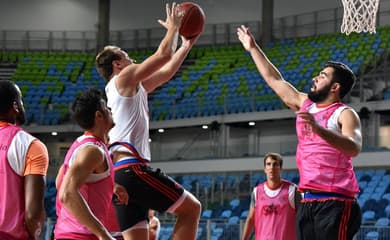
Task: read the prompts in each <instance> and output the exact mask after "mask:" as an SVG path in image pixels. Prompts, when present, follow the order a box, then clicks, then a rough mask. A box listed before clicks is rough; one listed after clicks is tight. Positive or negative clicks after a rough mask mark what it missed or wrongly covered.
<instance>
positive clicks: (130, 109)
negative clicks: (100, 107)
mask: <svg viewBox="0 0 390 240" xmlns="http://www.w3.org/2000/svg"><path fill="white" fill-rule="evenodd" d="M116 79H117V76H114V77H113V78H112V79H111V80H110V81H109V82H108V84H107V85H106V89H105V90H106V95H107V99H108V100H107V105H108V107H109V108H111V112H112V117H113V119H114V123H115V126H114V127H113V128H112V129H111V130H110V132H109V137H110V143H114V142H118V141H121V142H128V143H131V144H132V145H133V146H134V147H135V148H136V149H137V151H138V152H139V154H140V155H141V156H142V157H143V158H144V159H147V160H150V146H149V108H148V93H147V92H146V90H145V89H144V87H143V86H142V84H139V88H138V91H137V93H136V95H134V96H132V97H123V96H121V95H120V94H119V92H118V89H117V88H116ZM112 150H120V151H128V150H127V149H126V148H124V147H121V146H118V147H116V148H114V149H112Z"/></svg>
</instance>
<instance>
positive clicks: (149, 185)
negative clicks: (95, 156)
mask: <svg viewBox="0 0 390 240" xmlns="http://www.w3.org/2000/svg"><path fill="white" fill-rule="evenodd" d="M115 182H116V183H118V184H120V185H122V186H123V187H125V188H126V190H127V193H128V194H129V203H128V205H116V206H115V209H116V214H117V218H118V221H119V226H120V230H121V231H124V230H127V229H129V228H131V227H132V226H134V225H136V224H137V223H139V222H141V221H143V220H146V221H148V211H149V209H154V210H156V211H158V212H166V211H167V210H168V209H169V208H170V207H171V206H172V205H173V204H174V203H176V202H177V201H178V200H179V199H180V197H181V196H182V194H183V192H184V189H183V187H182V186H181V185H180V184H179V183H177V182H175V180H173V179H172V178H171V177H169V176H167V175H166V174H164V173H163V172H161V170H160V169H156V170H153V169H152V168H151V167H150V166H148V165H145V164H132V165H130V166H127V167H125V168H121V169H118V170H116V171H115Z"/></svg>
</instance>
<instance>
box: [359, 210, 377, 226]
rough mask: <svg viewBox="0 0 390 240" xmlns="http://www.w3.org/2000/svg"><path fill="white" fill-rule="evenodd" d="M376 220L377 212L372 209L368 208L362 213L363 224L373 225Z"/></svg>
mask: <svg viewBox="0 0 390 240" xmlns="http://www.w3.org/2000/svg"><path fill="white" fill-rule="evenodd" d="M374 221H375V212H374V211H371V210H367V211H365V212H363V215H362V224H363V225H371V224H373V222H374Z"/></svg>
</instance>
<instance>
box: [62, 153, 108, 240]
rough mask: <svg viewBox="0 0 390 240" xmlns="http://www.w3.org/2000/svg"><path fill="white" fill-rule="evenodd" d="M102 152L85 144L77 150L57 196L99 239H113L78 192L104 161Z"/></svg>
mask: <svg viewBox="0 0 390 240" xmlns="http://www.w3.org/2000/svg"><path fill="white" fill-rule="evenodd" d="M104 161H105V160H104V155H103V153H102V152H101V151H100V150H99V149H97V148H96V147H94V146H86V147H84V148H82V149H80V150H79V152H78V154H77V157H76V159H75V161H74V162H73V164H72V166H71V167H69V169H68V170H67V172H66V174H65V176H64V178H63V181H62V183H61V187H60V189H59V198H60V201H61V202H62V204H63V206H64V207H65V208H66V209H67V210H68V211H69V212H70V213H71V214H72V215H73V216H74V217H75V218H76V219H77V220H78V221H79V222H80V223H81V224H83V225H84V226H86V227H87V228H88V229H89V230H90V231H91V232H92V233H93V234H95V235H96V236H97V237H98V238H99V239H110V240H111V239H114V238H112V237H111V236H110V234H109V232H108V230H107V229H106V228H105V227H104V226H103V224H102V223H101V222H100V221H99V220H98V219H97V218H96V216H95V215H94V214H93V213H92V211H91V209H90V208H89V206H88V204H87V203H86V201H85V199H84V198H83V196H82V195H81V193H80V188H81V186H82V185H83V184H84V183H85V181H86V179H87V177H88V175H89V174H91V173H93V172H94V171H95V170H96V169H98V168H99V166H101V165H102V164H103V163H104Z"/></svg>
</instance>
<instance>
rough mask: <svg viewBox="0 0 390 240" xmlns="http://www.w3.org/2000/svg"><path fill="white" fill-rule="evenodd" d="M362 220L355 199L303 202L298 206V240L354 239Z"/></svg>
mask: <svg viewBox="0 0 390 240" xmlns="http://www.w3.org/2000/svg"><path fill="white" fill-rule="evenodd" d="M360 222H361V209H360V207H359V204H358V203H357V201H356V200H355V199H340V200H317V201H316V200H314V201H308V202H302V203H300V204H298V206H297V218H296V233H297V240H307V239H310V240H329V239H335V240H347V239H348V240H352V239H353V236H354V235H355V234H356V233H357V231H358V230H359V228H360Z"/></svg>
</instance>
